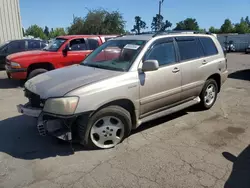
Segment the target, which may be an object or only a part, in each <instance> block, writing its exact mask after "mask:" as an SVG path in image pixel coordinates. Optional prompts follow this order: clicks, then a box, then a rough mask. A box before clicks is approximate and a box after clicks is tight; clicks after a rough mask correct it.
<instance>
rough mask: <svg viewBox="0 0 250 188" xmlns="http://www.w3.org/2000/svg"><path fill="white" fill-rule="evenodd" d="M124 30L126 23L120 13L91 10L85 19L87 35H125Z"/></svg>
mask: <svg viewBox="0 0 250 188" xmlns="http://www.w3.org/2000/svg"><path fill="white" fill-rule="evenodd" d="M124 28H125V21H124V19H123V16H122V15H121V13H120V12H118V11H113V12H108V11H106V10H104V9H96V10H91V11H89V12H88V14H87V16H86V17H85V19H84V29H85V33H86V34H123V33H125V29H124Z"/></svg>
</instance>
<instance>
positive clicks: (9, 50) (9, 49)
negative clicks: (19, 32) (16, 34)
mask: <svg viewBox="0 0 250 188" xmlns="http://www.w3.org/2000/svg"><path fill="white" fill-rule="evenodd" d="M45 46H46V42H45V41H42V40H36V39H20V40H12V41H7V42H5V43H4V44H1V45H0V68H4V67H5V58H6V57H7V56H8V55H10V54H14V53H17V52H23V51H30V50H38V49H42V48H44V47H45Z"/></svg>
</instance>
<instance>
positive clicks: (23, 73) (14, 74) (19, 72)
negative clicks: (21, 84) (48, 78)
mask: <svg viewBox="0 0 250 188" xmlns="http://www.w3.org/2000/svg"><path fill="white" fill-rule="evenodd" d="M5 70H6V73H7V75H8V77H9V78H12V79H17V80H24V79H26V77H27V69H26V68H21V69H12V68H11V67H10V66H8V65H5Z"/></svg>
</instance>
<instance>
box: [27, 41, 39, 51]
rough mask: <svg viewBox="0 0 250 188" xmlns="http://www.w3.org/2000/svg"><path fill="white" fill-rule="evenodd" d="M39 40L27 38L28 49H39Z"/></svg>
mask: <svg viewBox="0 0 250 188" xmlns="http://www.w3.org/2000/svg"><path fill="white" fill-rule="evenodd" d="M40 48H41V47H40V41H36V40H29V41H28V49H29V50H35V49H40Z"/></svg>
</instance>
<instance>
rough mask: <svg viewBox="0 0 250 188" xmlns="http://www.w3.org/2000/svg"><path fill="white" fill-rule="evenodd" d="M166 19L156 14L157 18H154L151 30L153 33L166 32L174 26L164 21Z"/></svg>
mask: <svg viewBox="0 0 250 188" xmlns="http://www.w3.org/2000/svg"><path fill="white" fill-rule="evenodd" d="M163 20H164V18H163V16H162V15H159V14H156V16H155V17H153V20H152V23H151V29H152V30H153V31H165V30H166V29H167V28H169V27H171V26H172V23H171V22H169V21H168V20H166V21H165V22H164V21H163Z"/></svg>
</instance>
